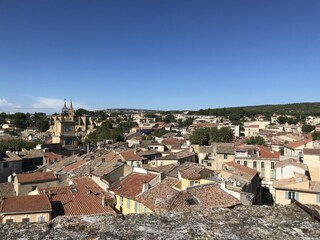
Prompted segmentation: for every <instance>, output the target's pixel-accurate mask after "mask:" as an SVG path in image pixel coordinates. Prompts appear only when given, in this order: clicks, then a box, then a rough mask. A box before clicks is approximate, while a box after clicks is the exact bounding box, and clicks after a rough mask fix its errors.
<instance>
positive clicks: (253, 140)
mask: <svg viewBox="0 0 320 240" xmlns="http://www.w3.org/2000/svg"><path fill="white" fill-rule="evenodd" d="M246 143H247V144H249V145H256V144H257V145H266V142H265V140H264V138H263V137H261V136H256V137H250V138H249V139H248V140H247V141H246Z"/></svg>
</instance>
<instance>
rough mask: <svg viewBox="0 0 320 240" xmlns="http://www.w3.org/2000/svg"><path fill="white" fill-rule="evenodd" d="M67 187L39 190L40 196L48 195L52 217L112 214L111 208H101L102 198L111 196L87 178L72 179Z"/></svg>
mask: <svg viewBox="0 0 320 240" xmlns="http://www.w3.org/2000/svg"><path fill="white" fill-rule="evenodd" d="M72 181H73V182H74V185H71V186H69V187H51V188H47V189H44V188H42V189H39V192H40V194H45V192H46V191H47V193H50V196H51V199H52V209H53V214H54V215H67V216H76V215H98V214H107V213H114V211H113V210H112V208H111V207H109V206H105V207H104V206H102V197H104V198H105V199H110V198H112V196H111V195H110V194H109V193H107V192H105V191H104V190H103V189H102V188H100V187H99V186H98V185H97V184H96V183H95V182H94V181H93V180H92V179H90V178H88V177H84V178H79V179H73V180H72Z"/></svg>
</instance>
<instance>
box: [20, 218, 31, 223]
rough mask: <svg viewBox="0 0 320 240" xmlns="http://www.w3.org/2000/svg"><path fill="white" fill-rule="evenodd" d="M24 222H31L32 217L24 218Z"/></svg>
mask: <svg viewBox="0 0 320 240" xmlns="http://www.w3.org/2000/svg"><path fill="white" fill-rule="evenodd" d="M22 222H23V223H29V222H30V218H22Z"/></svg>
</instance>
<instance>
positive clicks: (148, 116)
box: [144, 112, 158, 118]
mask: <svg viewBox="0 0 320 240" xmlns="http://www.w3.org/2000/svg"><path fill="white" fill-rule="evenodd" d="M144 117H145V118H157V117H158V116H157V115H156V114H155V113H153V112H148V113H146V114H145V115H144Z"/></svg>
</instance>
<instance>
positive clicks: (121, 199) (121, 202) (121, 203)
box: [120, 197, 123, 206]
mask: <svg viewBox="0 0 320 240" xmlns="http://www.w3.org/2000/svg"><path fill="white" fill-rule="evenodd" d="M122 205H123V197H120V206H122Z"/></svg>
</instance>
